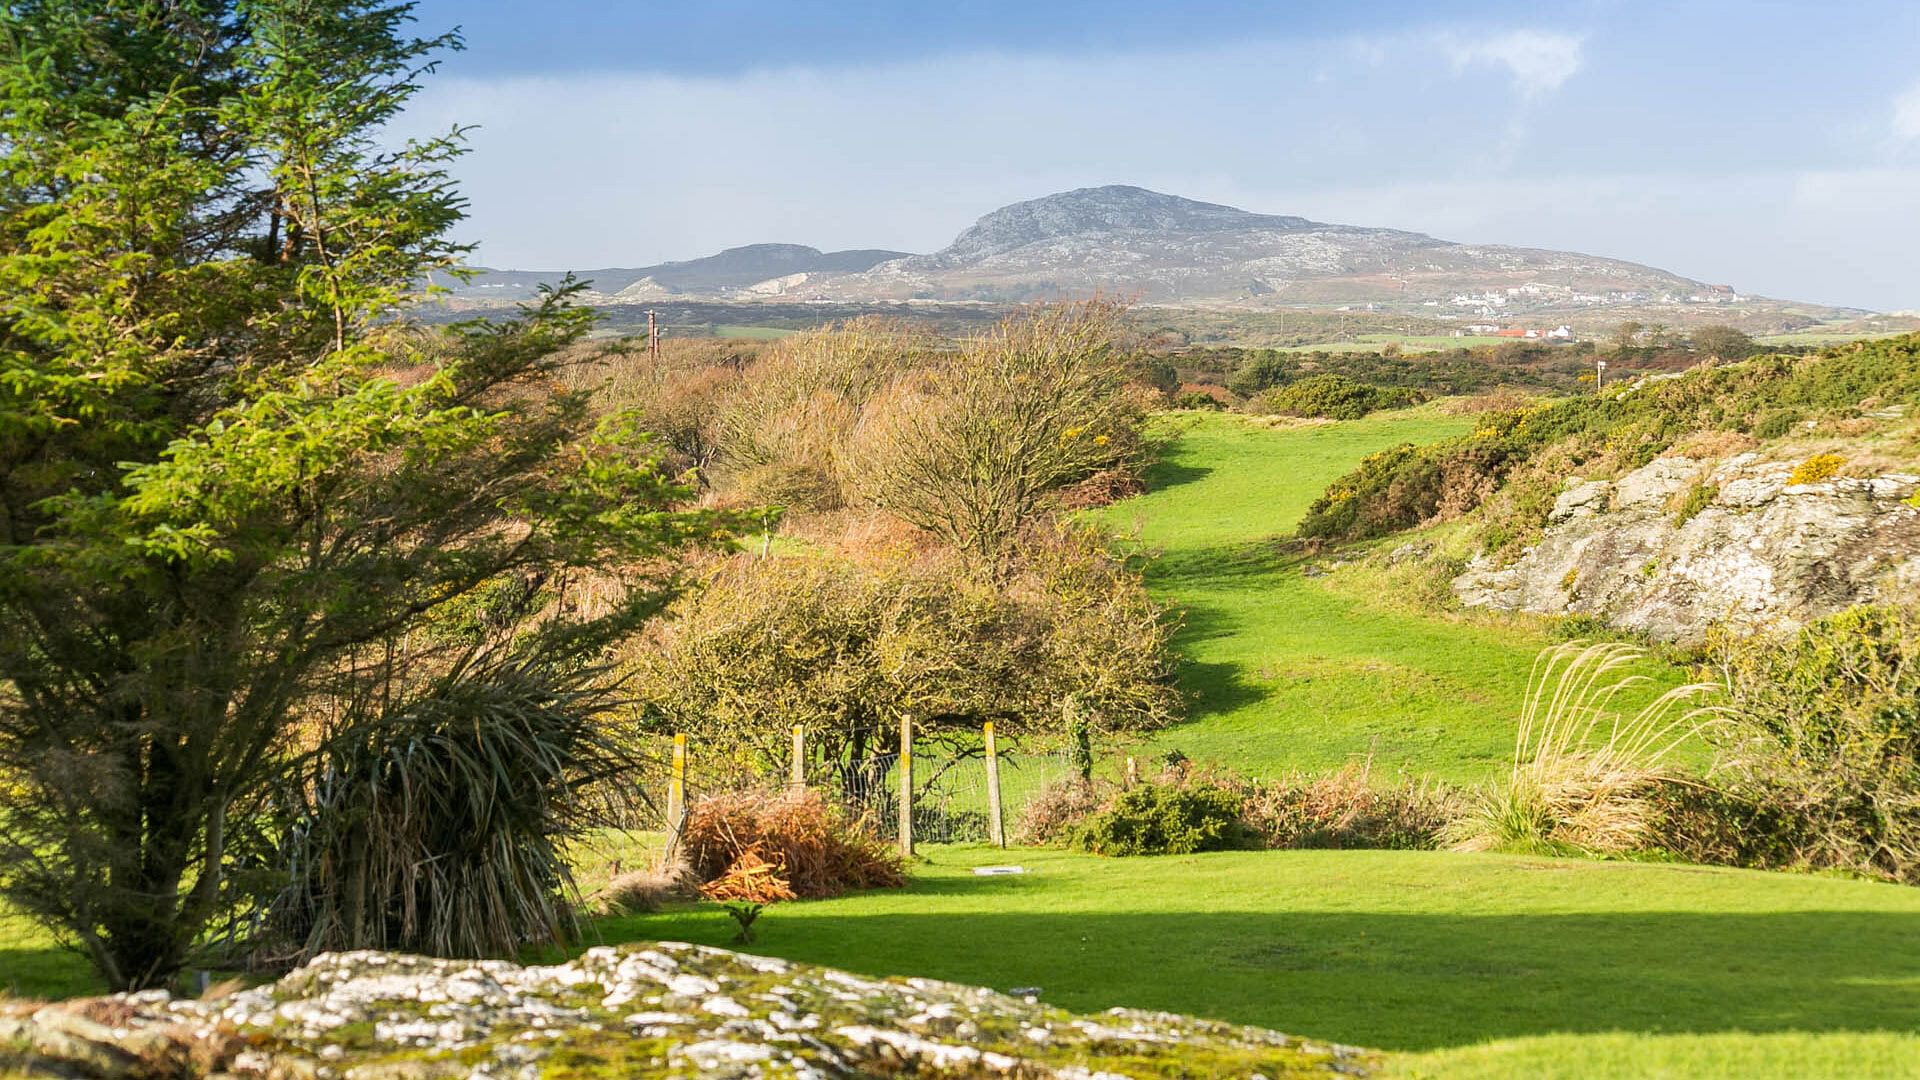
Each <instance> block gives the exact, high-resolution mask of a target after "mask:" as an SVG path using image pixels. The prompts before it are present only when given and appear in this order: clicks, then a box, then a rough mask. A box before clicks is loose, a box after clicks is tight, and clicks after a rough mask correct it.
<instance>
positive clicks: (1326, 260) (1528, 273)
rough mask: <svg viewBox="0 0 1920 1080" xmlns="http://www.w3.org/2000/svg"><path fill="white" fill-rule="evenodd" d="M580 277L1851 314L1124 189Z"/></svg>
mask: <svg viewBox="0 0 1920 1080" xmlns="http://www.w3.org/2000/svg"><path fill="white" fill-rule="evenodd" d="M556 276H557V275H555V274H552V273H545V272H529V271H490V272H488V274H487V275H486V276H484V277H483V278H482V280H481V282H479V283H476V285H475V287H473V288H470V289H455V290H454V292H455V294H456V295H465V296H468V297H470V298H482V297H483V296H484V291H483V290H485V289H488V288H491V289H492V290H493V291H494V292H495V295H501V294H503V293H511V292H513V291H514V290H515V289H516V288H519V289H530V288H531V283H533V282H536V281H539V280H552V279H553V278H555V277H556ZM581 276H582V277H592V278H593V279H594V285H593V290H592V295H591V296H590V297H589V298H588V299H589V301H590V302H605V303H629V302H646V301H652V300H658V299H665V298H668V297H682V298H685V297H695V296H701V297H708V298H715V299H731V300H744V301H753V300H758V299H769V298H776V297H778V298H783V299H786V300H789V301H791V300H803V301H822V302H841V303H855V302H867V303H870V302H894V301H900V302H909V301H936V302H986V303H1017V302H1026V301H1034V300H1050V299H1061V298H1070V297H1079V296H1086V295H1090V294H1094V293H1102V294H1107V295H1118V296H1125V297H1128V298H1131V299H1134V300H1136V301H1139V302H1143V303H1158V304H1172V305H1201V306H1220V305H1226V306H1247V307H1279V306H1299V307H1335V306H1341V305H1355V306H1363V307H1366V308H1369V309H1373V310H1390V311H1391V310H1404V311H1407V312H1408V313H1418V314H1422V315H1425V316H1428V317H1432V318H1440V319H1454V320H1457V321H1460V322H1462V323H1463V324H1475V325H1477V324H1480V323H1487V322H1494V323H1499V322H1501V321H1505V320H1509V319H1512V318H1515V317H1519V316H1526V317H1533V318H1543V317H1551V318H1556V319H1569V320H1577V319H1583V318H1584V319H1585V321H1588V322H1592V321H1594V320H1595V319H1598V318H1600V317H1601V316H1603V315H1608V314H1609V313H1611V318H1613V319H1616V320H1617V319H1619V318H1621V317H1623V315H1622V314H1621V312H1623V311H1626V310H1627V309H1630V308H1631V309H1639V308H1643V307H1654V308H1658V307H1661V306H1663V305H1664V306H1666V307H1670V308H1672V309H1673V313H1672V317H1673V319H1674V321H1677V322H1689V321H1703V320H1704V321H1713V320H1712V319H1709V318H1704V317H1705V316H1708V315H1712V314H1713V313H1715V312H1717V311H1727V310H1731V309H1738V313H1739V314H1740V315H1741V316H1742V317H1749V316H1755V317H1764V316H1766V315H1769V314H1775V313H1777V314H1780V315H1781V316H1782V317H1783V318H1785V317H1787V316H1788V315H1791V316H1792V317H1794V318H1798V319H1800V321H1802V322H1805V321H1808V318H1809V313H1811V316H1810V317H1811V318H1824V317H1830V316H1832V315H1835V314H1841V313H1847V312H1852V311H1856V309H1845V308H1837V307H1832V306H1830V305H1808V304H1794V303H1793V302H1791V301H1779V300H1770V299H1767V298H1762V297H1753V296H1746V295H1743V294H1741V293H1739V292H1738V291H1737V290H1735V289H1734V288H1732V287H1730V286H1726V285H1711V284H1708V283H1706V282H1704V281H1701V280H1699V279H1696V278H1690V277H1685V276H1683V275H1680V274H1677V273H1673V272H1671V271H1667V270H1664V269H1660V268H1656V267H1652V266H1646V265H1643V264H1640V263H1634V262H1630V261H1627V260H1624V259H1617V258H1609V257H1605V256H1598V255H1588V254H1584V253H1579V252H1566V251H1555V250H1551V249H1546V248H1536V247H1517V246H1511V245H1502V244H1474V243H1460V242H1456V241H1451V240H1444V239H1439V238H1436V237H1433V236H1430V235H1428V234H1425V233H1419V232H1412V231H1408V230H1403V229H1389V228H1378V227H1369V226H1359V225H1344V224H1334V223H1327V222H1319V221H1314V220H1311V219H1309V218H1306V217H1302V216H1298V215H1290V214H1263V213H1256V212H1254V211H1249V210H1244V209H1241V208H1238V207H1234V206H1228V205H1225V204H1221V203H1209V202H1202V201H1199V200H1195V199H1188V198H1184V197H1181V196H1177V195H1169V194H1165V193H1163V192H1157V191H1152V190H1149V189H1147V188H1142V187H1137V186H1133V185H1127V184H1109V185H1103V186H1098V187H1085V188H1075V189H1073V190H1071V191H1064V192H1057V193H1055V194H1051V195H1045V196H1041V197H1039V198H1036V199H1027V200H1023V201H1020V202H1016V203H1010V204H1008V205H1006V206H1002V207H1000V208H998V209H995V210H992V211H990V212H988V213H986V214H984V215H982V216H981V217H980V218H978V219H977V220H976V221H975V222H974V223H973V224H972V225H970V226H968V227H967V228H965V229H963V230H962V231H961V232H960V233H959V234H958V235H957V236H956V237H955V238H954V240H953V241H952V242H951V243H949V244H948V245H946V246H945V247H943V248H941V249H939V250H937V251H934V252H930V253H927V254H910V253H906V252H896V251H886V250H880V249H861V250H850V251H842V252H821V251H819V250H818V249H815V248H810V247H805V246H802V245H794V244H750V245H745V246H743V247H737V248H729V249H727V250H726V251H722V252H720V253H718V254H715V255H711V256H707V257H705V258H702V259H691V260H684V261H679V262H669V263H661V264H657V265H655V266H652V267H645V268H640V269H635V270H621V269H610V270H602V271H592V272H589V273H588V274H583V275H581ZM489 283H490V284H489ZM1762 309H1765V310H1762ZM1774 309H1778V312H1775V310H1774ZM1652 314H1653V316H1654V317H1661V316H1663V315H1665V314H1666V312H1664V311H1656V312H1653V313H1652ZM1636 317H1637V316H1636Z"/></svg>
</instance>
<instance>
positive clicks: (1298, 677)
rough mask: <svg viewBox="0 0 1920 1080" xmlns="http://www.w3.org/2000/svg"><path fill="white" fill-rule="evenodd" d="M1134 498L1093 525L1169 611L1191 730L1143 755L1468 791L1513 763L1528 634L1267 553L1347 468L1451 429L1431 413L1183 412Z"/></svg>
mask: <svg viewBox="0 0 1920 1080" xmlns="http://www.w3.org/2000/svg"><path fill="white" fill-rule="evenodd" d="M1176 422H1179V423H1184V424H1188V425H1190V426H1189V427H1187V429H1186V430H1185V432H1184V433H1183V434H1182V435H1181V436H1180V437H1179V439H1178V440H1177V441H1176V442H1175V443H1174V444H1173V446H1172V447H1171V448H1170V450H1169V452H1168V453H1167V454H1166V455H1165V457H1164V458H1163V460H1162V461H1161V462H1160V463H1159V464H1157V465H1156V466H1154V469H1153V472H1152V473H1151V474H1150V476H1149V490H1148V492H1147V493H1146V494H1144V495H1141V496H1139V497H1137V498H1134V499H1129V500H1127V501H1125V502H1123V503H1120V504H1118V505H1116V506H1113V507H1110V508H1108V509H1107V510H1106V511H1105V512H1104V520H1105V521H1106V523H1107V524H1108V525H1109V526H1111V527H1112V528H1113V529H1115V530H1116V531H1118V532H1120V533H1122V534H1125V535H1128V536H1131V537H1135V538H1137V539H1138V541H1139V542H1140V543H1141V544H1143V545H1144V546H1145V547H1146V548H1147V549H1148V550H1149V551H1152V552H1157V553H1158V557H1157V558H1156V559H1155V560H1154V561H1153V562H1152V563H1151V564H1150V565H1149V567H1148V569H1147V580H1148V584H1149V587H1150V588H1152V589H1153V591H1154V592H1155V594H1156V595H1158V596H1160V597H1161V598H1162V599H1163V600H1165V601H1167V602H1169V603H1172V604H1174V605H1176V606H1178V607H1179V608H1180V609H1181V610H1182V611H1183V612H1184V614H1185V619H1186V624H1185V627H1184V629H1183V630H1182V631H1181V633H1180V636H1179V638H1178V641H1177V645H1178V648H1179V649H1180V651H1181V653H1182V654H1183V655H1184V656H1185V658H1186V664H1185V665H1184V675H1183V682H1184V686H1185V688H1186V689H1187V690H1188V691H1189V692H1190V693H1191V694H1192V696H1193V702H1192V710H1191V713H1192V717H1193V719H1192V720H1191V721H1190V722H1188V723H1185V724H1182V725H1180V726H1179V727H1176V728H1174V729H1172V730H1170V731H1168V732H1165V733H1163V734H1162V735H1160V736H1159V737H1158V739H1157V740H1156V744H1157V745H1158V746H1160V747H1162V748H1175V747H1177V748H1178V749H1180V750H1181V751H1182V752H1183V753H1185V754H1187V755H1188V756H1190V757H1194V758H1199V759H1210V760H1218V761H1223V762H1227V763H1230V764H1233V765H1235V766H1236V767H1239V768H1242V769H1247V770H1251V771H1255V772H1262V773H1273V772H1281V771H1285V770H1288V769H1292V768H1296V767H1298V768H1310V769H1318V768H1327V767H1332V766H1337V765H1339V764H1341V763H1342V762H1345V761H1347V760H1350V759H1352V758H1355V757H1358V756H1364V755H1366V754H1368V753H1369V752H1371V753H1372V754H1373V756H1374V760H1375V762H1376V764H1377V765H1378V766H1381V767H1385V768H1388V769H1403V770H1406V771H1409V772H1415V773H1431V774H1433V775H1436V776H1439V777H1442V778H1445V779H1450V780H1456V781H1473V780H1479V779H1482V778H1484V777H1485V776H1486V775H1487V773H1488V771H1489V769H1490V768H1492V767H1493V766H1494V765H1495V764H1496V763H1498V762H1501V761H1504V760H1505V759H1506V758H1507V756H1508V755H1510V754H1511V752H1512V749H1513V721H1512V717H1513V715H1514V713H1515V708H1516V705H1517V703H1518V702H1519V700H1520V697H1521V694H1522V693H1523V691H1524V690H1525V688H1526V681H1527V674H1528V671H1529V670H1530V668H1531V666H1532V663H1533V659H1534V656H1535V655H1536V654H1537V653H1538V651H1539V649H1540V648H1541V647H1542V646H1543V645H1544V644H1545V643H1546V640H1545V638H1544V637H1543V636H1542V634H1541V633H1540V631H1539V630H1537V629H1532V628H1527V627H1523V626H1519V625H1510V624H1506V623H1499V622H1495V621H1492V620H1480V621H1474V620H1460V619H1450V618H1443V617H1438V616H1433V615H1428V614H1423V613H1420V612H1419V611H1418V610H1417V609H1416V608H1415V607H1414V606H1413V605H1408V604H1394V603H1391V602H1390V601H1391V598H1382V597H1380V596H1377V595H1374V594H1372V592H1371V591H1370V590H1369V588H1368V587H1367V586H1368V585H1369V584H1370V582H1368V581H1367V580H1364V578H1363V575H1359V574H1354V573H1349V572H1346V571H1343V570H1341V569H1340V568H1338V567H1335V568H1333V569H1332V570H1330V571H1328V572H1326V573H1325V574H1324V575H1323V576H1319V577H1309V576H1307V574H1308V571H1309V569H1310V568H1313V569H1316V570H1317V569H1324V568H1325V567H1326V566H1327V565H1328V563H1329V562H1330V560H1327V559H1307V558H1303V557H1300V556H1297V555H1290V554H1286V553H1284V552H1282V551H1280V550H1278V549H1277V548H1276V546H1275V545H1274V544H1272V543H1269V542H1266V541H1270V540H1271V539H1272V538H1275V537H1279V536H1283V535H1285V534H1287V533H1289V532H1290V531H1291V530H1292V529H1293V527H1294V524H1295V523H1296V522H1297V521H1298V520H1299V518H1300V516H1301V514H1303V513H1304V512H1305V511H1306V508H1307V505H1308V504H1309V503H1311V502H1312V501H1313V499H1314V498H1316V497H1317V496H1318V495H1319V494H1320V492H1321V491H1322V490H1323V489H1324V488H1325V487H1326V485H1327V484H1328V483H1329V482H1330V481H1332V480H1333V479H1335V478H1336V477H1338V476H1339V475H1340V474H1342V473H1344V472H1346V471H1347V470H1348V469H1349V468H1351V467H1352V466H1353V465H1354V464H1355V463H1357V462H1358V461H1359V460H1360V458H1361V457H1363V456H1365V455H1366V454H1369V453H1372V452H1373V451H1376V450H1380V449H1384V448H1385V447H1388V446H1392V445H1394V444H1396V443H1401V442H1415V443H1419V442H1432V441H1436V440H1439V439H1443V438H1446V437H1448V436H1450V435H1455V434H1459V433H1461V432H1463V431H1466V430H1468V429H1469V428H1470V427H1471V425H1472V423H1473V420H1472V418H1470V417H1464V416H1450V415H1447V414H1445V413H1443V412H1441V411H1440V410H1439V409H1438V408H1436V407H1435V406H1432V405H1428V406H1423V407H1421V408H1418V409H1410V410H1406V411H1403V412H1395V413H1383V414H1376V415H1374V416H1370V417H1367V418H1366V419H1364V420H1359V421H1354V422H1350V423H1339V424H1303V425H1299V426H1293V427H1279V428H1274V427H1270V426H1265V425H1262V424H1260V423H1258V422H1256V421H1252V420H1248V419H1245V418H1242V417H1238V416H1234V415H1228V414H1219V413H1199V414H1186V415H1184V416H1183V417H1181V418H1180V419H1179V420H1178V421H1176Z"/></svg>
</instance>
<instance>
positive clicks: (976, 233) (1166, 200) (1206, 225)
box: [939, 184, 1314, 258]
mask: <svg viewBox="0 0 1920 1080" xmlns="http://www.w3.org/2000/svg"><path fill="white" fill-rule="evenodd" d="M1313 227H1314V223H1313V222H1311V221H1308V220H1307V219H1306V218H1301V217H1289V216H1282V215H1277V214H1255V213H1251V212H1249V211H1246V210H1241V209H1238V208H1236V207H1232V206H1222V205H1220V204H1218V203H1208V202H1199V201H1197V200H1194V199H1183V198H1181V197H1179V196H1178V195H1163V194H1161V193H1160V192H1157V191H1148V190H1147V189H1146V188H1141V187H1133V186H1131V185H1127V184H1108V185H1106V186H1104V187H1090V188H1076V189H1074V190H1073V191H1063V192H1060V193H1059V194H1055V195H1046V196H1043V197H1041V198H1038V199H1028V200H1027V201H1025V202H1017V203H1013V204H1011V205H1009V206H1003V207H1001V208H1000V209H998V210H995V211H994V212H992V213H990V214H988V215H986V216H985V217H983V218H981V219H980V220H979V221H976V222H974V224H973V226H972V227H971V228H969V229H967V230H966V231H965V232H963V233H961V234H960V235H959V237H958V238H956V239H955V240H954V242H953V243H952V244H950V245H948V246H947V248H946V250H944V251H942V252H940V253H939V254H940V255H941V256H944V257H947V258H971V257H977V256H981V255H988V254H993V253H996V252H1002V251H1011V250H1013V249H1014V248H1018V247H1024V246H1025V245H1027V244H1033V243H1038V242H1040V241H1043V240H1051V239H1055V238H1058V237H1065V236H1081V235H1086V234H1092V233H1115V232H1157V233H1174V234H1192V233H1211V232H1233V231H1240V230H1249V229H1277V230H1284V231H1296V230H1301V229H1310V228H1313Z"/></svg>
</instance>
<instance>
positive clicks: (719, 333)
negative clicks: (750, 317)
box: [713, 323, 795, 341]
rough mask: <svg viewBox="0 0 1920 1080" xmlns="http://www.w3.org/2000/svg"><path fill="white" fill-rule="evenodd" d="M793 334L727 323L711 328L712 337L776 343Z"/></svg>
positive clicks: (774, 327)
mask: <svg viewBox="0 0 1920 1080" xmlns="http://www.w3.org/2000/svg"><path fill="white" fill-rule="evenodd" d="M794 332H795V331H792V330H786V329H782V328H781V327H778V326H735V325H732V324H728V323H721V324H720V325H718V326H715V327H714V328H713V336H714V337H723V338H746V339H748V340H751V341H778V340H780V339H781V338H783V337H786V336H787V335H788V334H791V333H794Z"/></svg>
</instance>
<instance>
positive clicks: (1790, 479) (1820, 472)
mask: <svg viewBox="0 0 1920 1080" xmlns="http://www.w3.org/2000/svg"><path fill="white" fill-rule="evenodd" d="M1846 463H1847V459H1846V458H1843V457H1841V456H1840V455H1839V454H1815V455H1813V456H1812V457H1810V458H1808V459H1807V460H1805V461H1803V462H1801V463H1800V464H1798V465H1796V466H1794V469H1793V471H1792V472H1791V473H1788V474H1787V483H1789V484H1817V483H1819V482H1820V481H1822V480H1831V479H1833V478H1834V477H1835V476H1838V475H1839V473H1840V467H1841V466H1843V465H1845V464H1846Z"/></svg>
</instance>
